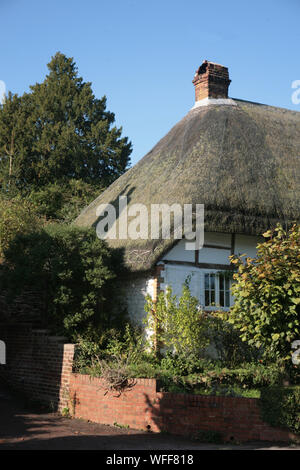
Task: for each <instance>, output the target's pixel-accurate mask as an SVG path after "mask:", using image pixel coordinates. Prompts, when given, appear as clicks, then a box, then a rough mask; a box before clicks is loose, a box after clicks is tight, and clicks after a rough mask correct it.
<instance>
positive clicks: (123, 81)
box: [0, 0, 300, 163]
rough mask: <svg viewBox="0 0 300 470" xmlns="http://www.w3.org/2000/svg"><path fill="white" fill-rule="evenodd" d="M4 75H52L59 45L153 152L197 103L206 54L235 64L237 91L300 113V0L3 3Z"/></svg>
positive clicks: (137, 154)
mask: <svg viewBox="0 0 300 470" xmlns="http://www.w3.org/2000/svg"><path fill="white" fill-rule="evenodd" d="M0 18H1V29H0V40H1V47H0V81H1V80H2V81H4V82H5V84H6V88H7V89H9V90H11V91H12V92H14V93H18V94H22V93H23V92H24V91H28V90H29V85H31V84H34V83H36V82H41V81H43V79H44V77H45V75H46V73H47V66H46V64H47V63H48V62H49V61H50V60H51V57H52V56H53V55H54V54H55V53H56V52H57V51H60V52H62V53H64V54H66V55H67V56H69V57H73V58H74V60H75V62H76V64H77V66H78V70H79V75H80V76H82V77H83V79H84V80H85V81H90V82H92V88H93V91H94V93H95V95H96V96H97V97H98V98H100V97H101V96H103V95H104V94H105V95H106V96H107V99H108V104H107V108H108V109H109V110H110V111H113V112H114V113H115V115H116V122H117V125H118V126H122V127H123V134H124V135H127V136H128V137H129V139H130V140H131V141H132V143H133V154H132V163H136V162H137V161H138V160H139V159H140V158H141V157H142V156H143V155H145V154H146V153H147V152H148V151H149V150H150V149H151V148H152V147H153V146H154V145H155V144H156V143H157V141H158V140H159V139H160V138H161V137H163V136H164V135H165V134H166V132H167V131H168V130H169V129H170V128H171V127H172V126H173V125H174V124H175V123H176V122H177V121H178V120H179V119H181V118H182V117H183V116H184V115H185V114H186V113H187V112H188V111H189V109H190V108H191V107H192V106H193V104H194V87H193V85H192V79H193V75H194V72H195V70H196V69H197V68H198V67H199V65H200V64H201V63H202V61H203V60H204V59H208V60H211V61H214V62H218V63H221V64H223V65H225V66H227V67H229V72H230V78H231V79H232V83H231V86H230V89H229V95H230V96H231V97H235V98H242V99H247V100H250V101H257V102H261V103H266V104H270V105H274V106H279V107H283V108H289V109H294V110H298V111H300V104H299V105H296V104H293V102H292V99H291V96H292V92H293V90H292V88H291V86H292V82H293V81H295V80H300V57H299V56H300V49H299V45H300V0H260V1H259V0H252V1H241V0H239V1H237V0H226V1H224V0H213V1H211V2H207V0H205V1H202V0H151V1H149V0H148V1H145V0H114V1H103V0H98V1H96V0H85V1H82V0H81V1H78V0H60V1H58V0H51V2H50V1H48V2H42V1H41V0H26V1H25V0H0Z"/></svg>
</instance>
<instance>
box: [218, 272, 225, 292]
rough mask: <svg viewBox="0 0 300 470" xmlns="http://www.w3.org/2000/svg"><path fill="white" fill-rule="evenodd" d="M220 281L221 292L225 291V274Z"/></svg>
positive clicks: (221, 275) (220, 277)
mask: <svg viewBox="0 0 300 470" xmlns="http://www.w3.org/2000/svg"><path fill="white" fill-rule="evenodd" d="M219 280H220V290H224V276H223V274H220V276H219Z"/></svg>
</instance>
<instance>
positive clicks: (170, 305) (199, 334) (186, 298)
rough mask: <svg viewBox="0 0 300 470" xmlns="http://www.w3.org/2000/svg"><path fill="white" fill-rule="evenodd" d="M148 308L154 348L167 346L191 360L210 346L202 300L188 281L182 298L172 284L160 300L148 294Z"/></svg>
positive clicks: (150, 340)
mask: <svg viewBox="0 0 300 470" xmlns="http://www.w3.org/2000/svg"><path fill="white" fill-rule="evenodd" d="M145 311H146V312H147V314H148V315H147V319H146V324H147V329H148V330H149V331H150V332H153V334H152V335H151V336H150V339H149V342H150V345H151V347H152V349H153V350H155V349H156V348H157V347H158V348H161V347H164V348H165V349H167V350H171V351H173V352H175V353H176V354H178V355H180V356H185V357H186V359H187V360H188V358H189V357H190V355H198V354H199V352H200V351H201V350H203V349H204V348H205V347H207V346H208V344H209V338H208V336H207V325H206V322H205V321H206V315H205V314H204V313H203V312H201V311H200V310H199V301H198V299H197V298H196V297H193V296H192V295H191V292H190V289H189V286H188V280H187V282H186V283H185V284H184V285H183V288H182V294H181V296H180V298H179V299H177V296H176V295H173V294H172V289H171V287H168V288H167V289H166V292H165V293H164V292H161V293H160V294H159V296H158V299H157V302H154V301H153V300H152V298H151V297H150V296H149V295H148V296H147V297H146V305H145Z"/></svg>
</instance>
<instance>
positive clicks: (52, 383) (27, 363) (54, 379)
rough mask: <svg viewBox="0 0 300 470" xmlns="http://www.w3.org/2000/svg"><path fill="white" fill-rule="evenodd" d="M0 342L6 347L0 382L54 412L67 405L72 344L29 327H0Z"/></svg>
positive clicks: (72, 353) (0, 370)
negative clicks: (5, 382) (4, 381)
mask: <svg viewBox="0 0 300 470" xmlns="http://www.w3.org/2000/svg"><path fill="white" fill-rule="evenodd" d="M0 339H1V340H2V341H4V342H5V344H6V365H0V377H1V376H2V379H3V378H4V380H6V381H8V383H9V384H10V385H11V386H12V388H14V389H16V390H19V391H21V392H22V393H24V394H25V395H28V396H29V397H30V398H31V399H34V400H38V401H40V402H44V403H47V404H49V405H51V406H52V407H53V409H59V410H61V409H62V408H64V407H66V406H68V401H69V381H70V376H71V373H72V364H73V355H74V345H73V344H66V343H65V340H64V338H59V337H53V336H49V335H48V333H47V331H46V330H36V329H33V328H32V327H31V325H28V324H27V325H26V324H25V325H9V326H8V325H1V324H0Z"/></svg>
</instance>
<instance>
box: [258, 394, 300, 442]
mask: <svg viewBox="0 0 300 470" xmlns="http://www.w3.org/2000/svg"><path fill="white" fill-rule="evenodd" d="M260 405H261V411H262V418H263V420H264V421H265V422H267V423H269V424H271V425H272V426H282V427H287V428H288V429H290V430H291V431H292V432H294V433H295V434H300V385H296V386H293V387H279V386H274V387H267V388H265V389H263V390H261V399H260Z"/></svg>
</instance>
